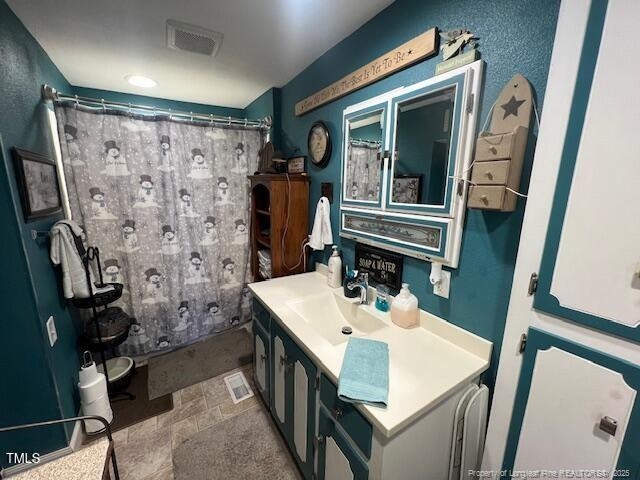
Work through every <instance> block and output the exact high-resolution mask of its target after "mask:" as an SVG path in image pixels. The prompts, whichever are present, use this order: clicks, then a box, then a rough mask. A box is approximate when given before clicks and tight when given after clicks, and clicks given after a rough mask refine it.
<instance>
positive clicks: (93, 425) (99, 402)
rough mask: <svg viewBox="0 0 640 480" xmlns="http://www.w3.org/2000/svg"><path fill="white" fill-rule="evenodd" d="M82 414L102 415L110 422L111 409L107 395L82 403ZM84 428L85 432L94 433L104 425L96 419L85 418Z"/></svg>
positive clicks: (111, 417)
mask: <svg viewBox="0 0 640 480" xmlns="http://www.w3.org/2000/svg"><path fill="white" fill-rule="evenodd" d="M82 414H83V415H97V416H100V417H104V418H105V419H106V420H107V422H109V423H111V421H112V420H113V411H112V410H111V404H110V403H109V395H107V394H105V395H104V396H102V397H99V398H97V399H95V400H94V401H92V402H90V403H86V404H84V403H83V404H82ZM84 428H85V429H86V431H87V433H96V432H99V431H100V430H102V429H103V428H104V425H103V424H102V423H101V422H99V421H98V420H85V421H84Z"/></svg>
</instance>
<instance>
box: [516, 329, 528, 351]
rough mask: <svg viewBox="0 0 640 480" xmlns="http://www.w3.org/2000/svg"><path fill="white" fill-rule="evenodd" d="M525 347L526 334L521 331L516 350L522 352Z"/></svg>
mask: <svg viewBox="0 0 640 480" xmlns="http://www.w3.org/2000/svg"><path fill="white" fill-rule="evenodd" d="M526 348H527V334H526V333H523V334H522V335H520V344H519V345H518V352H520V353H524V350H525V349H526Z"/></svg>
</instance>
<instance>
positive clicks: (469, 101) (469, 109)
mask: <svg viewBox="0 0 640 480" xmlns="http://www.w3.org/2000/svg"><path fill="white" fill-rule="evenodd" d="M474 99H475V93H470V94H469V96H468V97H467V113H471V112H473V101H474Z"/></svg>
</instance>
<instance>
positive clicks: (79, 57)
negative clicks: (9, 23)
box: [7, 0, 392, 108]
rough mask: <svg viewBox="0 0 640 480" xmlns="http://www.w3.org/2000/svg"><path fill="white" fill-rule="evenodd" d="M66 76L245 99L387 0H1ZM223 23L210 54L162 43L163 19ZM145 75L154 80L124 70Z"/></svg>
mask: <svg viewBox="0 0 640 480" xmlns="http://www.w3.org/2000/svg"><path fill="white" fill-rule="evenodd" d="M7 3H8V4H9V6H10V7H11V9H12V10H13V11H14V12H15V13H16V15H17V16H18V17H19V18H20V19H21V20H22V22H23V23H24V24H25V25H26V27H27V28H28V29H29V31H30V32H31V34H32V35H33V36H34V37H35V38H36V39H37V40H38V42H39V43H40V44H41V45H42V47H43V48H44V49H45V50H46V52H47V53H48V54H49V56H50V57H51V59H52V60H53V62H54V63H55V64H56V65H57V66H58V68H59V69H60V71H61V72H62V73H63V74H64V75H65V77H66V78H67V80H69V82H70V83H71V84H72V85H77V86H82V87H92V88H100V89H105V90H114V91H120V92H126V93H137V94H143V95H150V96H154V97H160V98H168V99H174V100H183V101H190V102H197V103H206V104H212V105H223V106H228V107H238V108H243V107H245V106H246V105H247V104H248V103H250V102H251V101H252V100H254V99H255V98H256V97H258V96H259V95H260V94H261V93H263V92H264V91H265V90H267V89H268V88H269V87H272V86H282V85H284V84H285V83H287V82H288V81H289V80H290V79H292V78H293V77H294V76H295V75H296V74H298V73H299V72H300V71H302V70H303V69H304V68H305V67H306V66H308V65H309V64H310V63H312V62H313V61H314V60H315V59H316V58H317V57H319V56H320V55H321V54H322V53H324V52H325V51H327V50H328V49H329V48H331V47H332V46H334V45H335V44H336V43H338V42H339V41H340V40H342V39H343V38H345V37H347V36H348V35H349V34H350V33H352V32H353V31H355V30H356V29H357V28H358V27H360V26H361V25H362V24H364V23H365V22H366V21H367V20H369V19H370V18H372V17H373V16H375V15H376V14H377V13H378V12H379V11H380V10H382V9H383V8H385V7H386V6H387V5H389V4H391V3H392V0H366V1H364V0H268V1H264V0H233V1H231V0H226V1H225V0H182V1H180V0H171V1H169V0H103V1H101V2H97V1H95V0H56V1H55V2H52V1H50V0H29V1H24V0H8V2H7ZM167 19H173V20H178V21H180V22H184V23H189V24H193V25H197V26H200V27H204V28H207V29H211V30H215V31H219V32H222V33H223V34H224V41H223V43H222V48H221V49H220V52H219V54H218V56H217V57H215V58H210V57H206V56H202V55H197V54H191V53H187V52H179V51H175V50H170V49H168V48H166V21H167ZM130 74H138V75H145V76H147V77H150V78H152V79H154V80H155V81H156V82H158V85H157V86H156V87H154V88H152V89H143V88H139V87H133V86H131V85H129V84H128V83H127V82H126V81H125V79H124V77H125V76H126V75H130Z"/></svg>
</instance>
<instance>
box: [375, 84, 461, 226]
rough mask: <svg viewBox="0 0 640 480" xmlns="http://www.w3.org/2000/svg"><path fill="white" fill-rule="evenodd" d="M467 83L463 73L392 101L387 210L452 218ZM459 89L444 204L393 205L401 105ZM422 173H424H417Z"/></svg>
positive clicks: (451, 135)
mask: <svg viewBox="0 0 640 480" xmlns="http://www.w3.org/2000/svg"><path fill="white" fill-rule="evenodd" d="M464 80H465V74H464V73H460V74H458V75H456V76H454V77H452V78H448V79H446V80H442V81H439V82H435V83H433V84H431V85H427V86H424V87H422V88H419V89H416V90H412V91H409V92H406V93H403V94H401V95H398V96H396V97H394V98H393V99H392V100H391V108H390V110H391V120H390V125H392V131H391V148H390V149H389V151H390V152H391V161H390V166H389V173H388V175H387V185H386V188H385V189H386V191H387V192H388V195H387V197H386V204H385V206H386V209H387V210H391V211H397V212H408V211H410V212H424V213H428V214H431V215H443V216H449V215H450V213H451V207H452V197H453V194H454V189H455V184H456V183H457V182H456V181H455V178H453V177H455V176H456V175H455V172H456V161H457V158H458V157H459V155H460V154H461V152H460V148H459V143H460V129H461V125H460V123H461V120H462V107H463V104H464V103H465V101H464V98H463V95H464ZM452 86H453V87H455V97H454V104H453V112H452V121H451V133H450V137H449V138H450V141H449V155H448V158H447V178H446V182H445V192H444V201H443V203H442V204H437V205H436V204H422V203H398V202H393V201H392V195H393V180H394V178H395V177H394V169H395V165H396V143H397V133H398V109H399V108H400V106H401V104H403V103H405V102H407V101H411V100H415V99H418V98H420V97H424V96H427V95H431V94H434V93H437V92H439V91H442V90H445V89H447V88H450V87H452ZM416 173H422V172H416Z"/></svg>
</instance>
